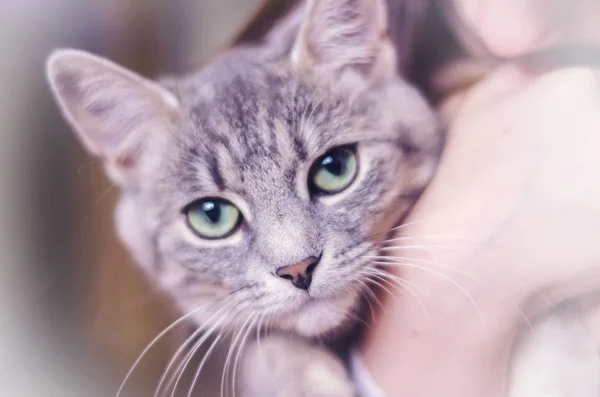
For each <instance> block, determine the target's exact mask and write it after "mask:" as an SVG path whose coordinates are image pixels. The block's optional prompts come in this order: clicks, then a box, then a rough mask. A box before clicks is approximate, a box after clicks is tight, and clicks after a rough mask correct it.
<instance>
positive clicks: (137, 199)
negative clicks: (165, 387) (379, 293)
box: [48, 0, 441, 395]
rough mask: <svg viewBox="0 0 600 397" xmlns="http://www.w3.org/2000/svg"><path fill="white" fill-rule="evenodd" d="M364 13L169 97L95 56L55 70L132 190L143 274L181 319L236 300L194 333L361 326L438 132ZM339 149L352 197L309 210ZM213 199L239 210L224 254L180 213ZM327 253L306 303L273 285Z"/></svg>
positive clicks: (66, 103) (304, 331)
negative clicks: (372, 285)
mask: <svg viewBox="0 0 600 397" xmlns="http://www.w3.org/2000/svg"><path fill="white" fill-rule="evenodd" d="M368 3H370V2H366V0H363V1H350V0H347V1H342V0H327V1H318V2H314V3H311V5H310V6H311V7H312V8H310V7H309V9H312V10H313V11H314V12H317V15H319V16H323V15H325V14H323V13H331V12H334V11H336V10H337V11H340V9H343V10H346V11H352V12H350V13H348V14H347V15H349V16H348V18H349V20H347V21H344V20H338V19H339V18H338V19H334V20H330V19H328V18H327V17H326V16H327V15H325V17H323V18H312V17H311V15H312V14H311V13H307V16H306V20H305V21H304V24H305V25H304V28H303V29H300V33H298V35H297V37H296V39H295V41H294V43H290V44H291V46H289V48H288V50H287V51H284V52H283V53H282V51H281V49H280V48H278V49H277V50H276V51H273V50H272V48H274V47H272V46H270V45H269V43H268V42H267V43H266V44H263V45H261V46H259V47H244V48H237V49H233V50H231V51H229V52H227V53H225V54H224V55H223V56H221V57H220V58H218V59H216V60H215V61H214V62H213V63H211V64H210V65H208V66H207V67H206V68H204V69H203V70H201V71H199V72H197V73H195V74H192V75H189V76H186V77H182V78H172V79H169V80H165V81H164V82H162V83H161V85H160V86H159V85H156V84H155V83H150V82H148V81H146V80H143V79H141V78H139V77H137V76H136V77H132V76H130V75H128V74H127V73H129V72H126V71H123V70H122V69H120V68H119V67H117V66H116V65H113V64H110V63H109V62H108V61H105V60H101V59H99V58H97V57H94V56H91V55H89V54H83V53H80V52H73V51H68V50H66V51H63V52H57V53H56V54H54V55H53V56H52V57H51V59H50V61H49V66H48V73H49V79H50V83H51V85H52V87H53V89H54V93H55V95H56V96H57V98H58V101H59V103H60V104H61V108H62V110H63V112H64V113H65V116H66V118H67V119H68V120H69V121H70V122H71V123H72V125H73V127H74V129H75V130H76V131H77V132H78V134H79V136H80V138H81V139H82V141H83V143H84V145H86V147H88V149H89V150H90V151H92V153H94V154H95V155H98V156H100V157H102V158H103V159H104V160H105V164H106V167H107V171H108V173H109V175H111V177H112V178H113V179H114V180H115V181H116V182H117V183H118V184H119V185H120V186H121V188H122V189H121V192H122V193H121V201H120V204H119V208H118V211H117V223H118V228H119V233H120V236H121V238H122V239H123V240H124V241H125V243H126V244H127V246H128V248H129V249H130V251H131V253H132V255H133V256H134V257H135V258H136V260H137V261H138V263H139V264H140V266H141V267H142V268H143V269H145V271H146V272H147V274H148V275H149V277H150V278H151V279H152V280H153V281H154V282H155V283H156V284H157V285H159V286H161V287H162V288H164V289H166V290H167V291H168V292H169V293H170V294H171V295H172V296H173V298H174V299H175V301H176V302H177V303H178V304H179V306H180V307H181V309H182V310H183V311H184V312H189V311H191V310H193V309H196V308H198V307H200V306H202V305H205V304H208V303H211V302H214V301H215V300H216V299H219V298H223V297H224V296H225V295H226V294H231V293H232V292H233V291H238V292H236V293H234V294H233V295H228V296H227V299H225V298H224V299H222V300H221V301H220V303H219V304H213V305H212V306H210V307H209V309H207V310H206V311H199V312H198V313H197V315H196V316H195V321H196V322H197V323H198V325H199V326H200V327H207V328H209V327H210V326H212V325H213V324H214V323H215V321H214V316H216V314H217V313H218V312H219V310H221V313H222V314H223V315H225V317H223V320H222V322H221V323H220V325H219V328H227V329H234V327H235V326H239V325H242V324H244V323H245V322H246V321H247V320H248V318H249V316H252V318H253V319H254V318H267V317H268V318H269V327H270V328H272V329H274V330H277V329H279V330H288V331H293V332H294V333H296V334H299V335H303V336H309V337H312V336H318V335H321V334H324V333H328V332H331V331H332V330H334V329H336V328H337V327H339V326H341V325H342V324H343V323H344V322H347V321H349V320H351V316H350V315H349V313H350V314H351V312H352V311H354V310H356V308H357V304H358V301H359V298H360V296H361V295H362V286H361V281H365V280H366V277H365V276H363V275H362V274H361V270H362V269H364V268H365V267H368V266H372V265H371V264H370V263H369V260H367V259H365V256H366V255H368V254H374V253H375V252H376V251H377V242H378V240H381V239H383V238H384V237H385V232H386V231H388V230H389V229H390V228H391V227H392V226H393V225H394V224H396V223H397V222H398V220H399V219H401V218H402V217H403V216H404V215H405V214H406V212H407V211H408V210H409V209H410V207H411V206H412V205H413V204H414V201H415V199H416V197H417V196H418V194H419V193H420V192H421V190H422V189H423V188H424V187H425V185H426V184H427V182H428V181H429V179H430V177H431V175H432V173H433V170H434V166H435V164H436V162H437V158H438V156H439V152H440V147H441V136H440V133H439V130H438V128H437V125H436V123H435V120H434V117H433V114H432V112H431V111H430V109H429V108H428V106H427V104H426V103H425V101H424V100H423V99H422V98H421V96H420V95H419V93H418V92H417V91H416V90H415V89H414V88H412V87H411V86H410V85H409V84H408V83H407V82H406V81H404V80H402V79H401V78H400V77H398V76H397V75H396V73H395V70H396V65H395V60H394V57H393V56H391V55H393V47H392V45H391V43H390V42H389V40H388V39H387V38H386V37H385V36H384V35H382V34H381V32H383V31H385V22H384V21H385V18H384V17H382V15H381V14H377V13H381V12H382V9H376V7H383V6H382V3H381V4H380V3H379V2H376V3H377V6H376V7H375V8H373V7H372V6H371V5H368ZM324 5H326V6H327V7H325V10H324V11H322V12H321V13H319V10H320V8H323V7H324ZM364 10H377V12H369V13H367V14H364V13H363V11H364ZM371 14H377V15H375V16H373V15H371ZM342 15H343V14H342ZM355 19H357V20H359V22H360V23H356V21H355ZM320 21H323V22H320ZM332 21H333V22H335V23H336V24H337V25H335V24H334V25H333V26H332V25H331V23H332ZM315 24H316V26H313V25H315ZM344 24H346V25H348V26H345V25H344ZM319 29H320V30H319ZM361 29H364V31H363V30H361ZM303 31H308V32H311V34H308V35H303V34H302V32H303ZM315 32H321V33H322V34H320V35H315V34H314V33H315ZM339 32H342V34H338V33H339ZM344 32H345V33H344ZM348 32H353V34H351V35H350V34H347V33H348ZM361 32H362V33H364V34H357V33H361ZM319 37H333V38H335V39H336V40H337V41H335V42H334V43H333V45H332V44H331V43H327V42H315V40H317V41H318V40H319ZM313 48H318V54H315V53H313V52H312V50H311V49H313ZM357 48H360V51H359V52H352V51H354V50H356V49H357ZM330 50H331V51H330ZM328 51H330V52H328ZM282 54H283V55H282ZM299 54H300V55H299ZM361 54H362V55H361ZM363 55H365V56H364V57H363ZM74 65H75V66H74ZM98 80H100V81H101V83H102V84H101V86H100V85H94V84H92V83H90V81H91V82H93V81H98ZM90 87H91V88H90ZM150 97H151V99H152V100H149V99H148V98H150ZM123 112H129V113H127V114H125V115H123V114H122V113H123ZM345 144H356V145H357V151H358V157H359V169H360V171H359V175H358V177H357V179H356V181H355V182H354V183H353V185H352V186H351V187H350V188H349V189H348V190H346V191H344V192H343V193H341V194H339V195H337V196H332V197H326V198H314V197H313V198H311V197H310V195H309V192H308V187H307V177H308V170H309V168H310V166H311V165H312V163H313V162H314V161H315V160H316V159H317V158H318V157H319V156H321V155H323V154H324V153H325V152H327V151H328V150H329V149H331V148H333V147H337V146H341V145H345ZM124 159H125V160H124ZM203 197H223V198H226V199H228V200H230V201H231V202H232V203H234V204H235V205H236V206H238V207H239V209H240V210H241V212H242V213H243V215H244V217H245V219H246V222H245V223H244V225H243V226H242V228H241V230H240V231H239V232H237V233H236V234H234V235H233V236H231V237H229V238H227V239H224V240H222V241H204V240H202V239H200V238H198V237H196V236H195V235H193V234H192V233H191V232H190V231H189V230H188V229H187V226H186V224H185V221H184V219H183V216H182V209H183V208H184V207H185V206H186V205H187V204H189V203H190V202H193V201H195V200H197V199H199V198H203ZM321 253H322V255H323V257H322V259H321V261H320V263H319V265H318V266H317V268H316V269H315V273H314V276H313V283H312V285H311V287H310V290H309V291H308V293H307V292H306V291H301V290H298V289H294V287H292V285H291V284H290V283H289V282H287V281H286V280H283V279H281V278H278V277H277V276H276V275H275V274H274V272H275V269H277V268H279V267H281V266H285V265H291V264H293V263H296V262H298V261H300V260H302V259H304V258H306V257H309V256H319V255H320V254H321ZM211 316H213V318H212V319H211ZM299 395H302V394H301V393H300V394H299Z"/></svg>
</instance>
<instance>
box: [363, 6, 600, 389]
mask: <svg viewBox="0 0 600 397" xmlns="http://www.w3.org/2000/svg"><path fill="white" fill-rule="evenodd" d="M454 11H455V12H454V14H455V15H456V16H457V17H458V19H460V20H459V21H458V23H456V24H455V28H456V29H458V30H462V32H461V33H463V34H459V36H462V37H465V35H464V33H465V30H466V29H469V30H470V33H469V34H470V35H471V37H472V36H473V34H474V35H475V36H476V37H477V38H478V39H479V42H480V43H483V44H484V45H485V47H486V48H487V49H488V50H489V51H491V52H492V53H494V54H495V55H497V56H498V57H504V58H508V59H517V61H514V62H511V61H507V62H505V63H502V64H499V65H497V67H496V68H495V70H494V71H493V72H492V73H489V74H488V75H487V76H486V77H485V78H484V79H483V80H482V81H481V82H479V84H477V85H476V86H475V87H473V88H471V89H470V90H468V91H466V92H463V93H461V94H458V95H455V96H453V97H450V98H447V99H446V101H445V102H444V105H443V109H444V113H445V114H446V115H447V116H448V118H449V119H450V129H449V137H448V144H447V146H446V149H445V153H444V156H443V158H442V162H441V164H440V167H439V169H438V173H437V175H436V177H435V178H434V180H433V182H432V184H431V185H430V186H429V188H428V190H427V191H426V193H425V195H424V196H423V198H422V199H421V200H420V202H419V203H418V204H417V207H416V209H415V211H414V212H413V213H412V216H411V219H410V220H409V222H408V224H407V226H406V227H405V228H402V229H401V230H400V231H401V234H402V235H403V236H417V237H418V236H431V235H436V236H438V237H436V238H435V239H434V240H433V241H435V243H432V239H431V238H429V239H427V238H425V237H423V238H422V239H419V238H415V239H414V240H410V242H411V243H415V244H414V245H417V243H418V244H421V245H423V246H425V247H427V246H428V244H429V245H434V244H437V245H446V246H451V247H453V248H455V249H454V250H452V251H451V250H448V249H441V248H440V249H431V250H427V251H423V250H419V249H418V248H416V249H413V250H412V251H411V249H410V248H406V249H404V248H398V249H397V250H396V251H394V252H392V255H397V256H399V257H404V258H411V259H409V261H410V260H413V261H414V263H415V264H428V265H429V264H430V265H432V268H434V269H436V271H437V272H440V273H442V274H443V276H445V277H441V276H440V275H439V274H436V273H435V272H426V271H422V269H419V268H417V267H416V266H415V267H414V268H402V267H397V268H392V269H390V270H391V271H392V272H395V273H396V275H397V276H400V277H402V278H403V279H405V280H407V282H409V283H410V285H414V286H415V288H417V287H418V289H419V290H421V291H424V294H423V295H424V298H422V299H423V302H424V304H425V306H426V308H427V313H426V312H425V311H424V310H423V308H422V307H421V306H419V305H418V304H417V302H416V301H415V300H414V299H407V298H405V297H400V298H399V299H395V298H386V300H385V302H384V306H385V310H384V311H383V312H384V313H385V315H381V316H379V318H378V320H377V321H376V323H375V326H374V327H371V328H370V332H369V333H368V334H367V338H366V340H365V342H364V345H363V346H362V350H361V353H360V357H361V358H362V364H365V365H366V368H368V371H369V372H370V375H371V376H372V377H369V375H366V377H365V383H367V384H369V386H370V389H371V390H370V393H369V394H371V395H373V396H376V395H383V394H385V395H387V396H411V397H431V396H445V397H482V396H485V397H504V396H507V395H509V396H524V397H534V396H536V397H537V396H542V395H544V396H546V395H552V396H568V397H575V396H577V397H579V396H597V395H599V393H600V380H599V379H600V355H599V354H598V351H600V350H599V349H600V299H598V296H597V294H596V295H594V294H593V292H594V291H598V290H600V246H599V245H598V243H597V236H598V234H599V232H600V156H598V153H599V152H600V134H599V132H600V69H596V68H595V67H594V65H591V66H586V65H582V66H579V67H564V68H554V70H547V71H545V72H543V73H533V72H532V71H531V70H529V69H527V67H526V65H525V66H524V65H523V63H522V62H519V61H518V59H519V58H521V59H522V58H524V57H525V56H527V54H529V53H532V52H535V51H539V50H545V49H552V48H553V47H555V46H559V45H564V44H567V45H570V44H580V45H587V46H589V47H590V48H593V47H594V46H595V47H596V49H597V51H598V49H600V24H598V20H599V19H600V3H599V2H596V1H585V0H580V1H575V2H569V3H567V2H561V1H549V2H539V1H533V0H532V1H518V2H517V1H495V0H473V1H469V0H455V1H454ZM471 43H472V41H468V40H466V41H465V46H466V47H467V48H469V49H470V50H472V52H476V51H477V48H476V47H475V46H471V45H470V44H471ZM475 55H477V54H475ZM592 58H593V57H592ZM596 59H600V58H598V57H596ZM558 61H559V62H562V63H563V64H564V63H565V62H566V63H568V62H569V61H570V60H569V59H559V60H558ZM595 66H596V67H597V66H598V64H597V63H596V65H595ZM411 245H413V244H411ZM436 264H437V266H436ZM446 278H451V279H453V280H456V283H458V284H459V285H460V286H461V287H462V288H464V291H463V290H461V288H457V287H456V285H453V284H452V283H450V282H448V280H447V279H446ZM571 298H577V299H576V300H575V303H574V304H573V303H571V304H570V306H568V310H566V312H565V313H566V314H565V316H566V320H564V319H563V320H560V319H559V320H555V319H554V320H548V321H549V322H548V325H547V327H546V328H545V330H546V332H547V334H550V335H554V334H552V332H555V331H556V336H557V337H556V338H555V339H554V340H553V342H552V343H553V344H554V345H555V346H556V347H553V346H550V347H549V348H548V350H547V351H545V352H544V351H543V352H541V354H540V355H539V357H538V358H537V359H536V356H535V355H533V358H528V359H527V360H528V361H527V360H526V361H525V362H523V363H521V364H520V365H521V367H526V366H530V367H532V369H530V370H529V371H527V375H528V377H527V378H516V375H515V373H516V372H517V371H516V370H515V368H513V367H512V366H515V365H517V364H516V363H515V362H514V360H511V357H512V356H513V354H512V352H513V350H514V349H515V345H516V344H517V343H518V342H517V341H518V338H517V336H518V335H520V333H521V331H520V329H521V328H526V327H527V326H528V325H527V322H529V321H534V319H535V316H537V315H540V314H542V313H544V312H546V310H547V309H549V308H550V307H552V306H554V305H556V304H558V303H560V302H563V301H567V300H569V299H571ZM525 319H527V321H525ZM529 319H531V320H529ZM565 330H566V331H568V332H566V331H565ZM559 331H560V332H559ZM563 331H565V332H563ZM569 332H575V336H572V335H571V336H569ZM569 338H571V339H573V340H575V341H576V343H580V345H577V346H578V347H581V346H584V347H586V348H587V347H590V349H587V350H586V348H581V349H577V348H571V346H570V345H569V344H568V342H566V341H567V340H570V339H569ZM546 339H547V338H546ZM531 343H532V344H531V349H532V350H535V349H537V348H541V346H542V345H543V343H544V334H540V335H537V338H536V339H534V340H533V342H531ZM575 351H577V352H575ZM556 352H560V354H559V353H556ZM359 364H360V363H359ZM536 365H541V367H539V368H537V367H536ZM521 367H519V368H521ZM536 368H537V369H539V370H540V371H539V372H542V371H543V370H548V371H549V372H547V373H543V374H542V375H536ZM532 371H533V372H532ZM359 372H361V373H363V375H364V374H365V371H359ZM542 377H543V379H542ZM375 384H376V385H377V386H375ZM378 389H379V390H378ZM544 393H549V394H544Z"/></svg>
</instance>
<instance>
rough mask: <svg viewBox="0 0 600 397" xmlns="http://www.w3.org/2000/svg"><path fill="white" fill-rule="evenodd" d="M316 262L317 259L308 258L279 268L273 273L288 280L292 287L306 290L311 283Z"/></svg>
mask: <svg viewBox="0 0 600 397" xmlns="http://www.w3.org/2000/svg"><path fill="white" fill-rule="evenodd" d="M318 262H319V258H316V257H314V256H309V257H308V258H306V259H304V260H302V261H300V262H298V263H294V264H293V265H290V266H284V267H281V268H279V269H277V271H276V272H275V273H276V274H277V275H278V276H279V277H281V278H284V279H286V280H290V281H291V282H292V284H293V285H294V287H296V288H299V289H303V290H308V287H310V283H311V281H312V274H313V272H314V270H315V267H317V263H318Z"/></svg>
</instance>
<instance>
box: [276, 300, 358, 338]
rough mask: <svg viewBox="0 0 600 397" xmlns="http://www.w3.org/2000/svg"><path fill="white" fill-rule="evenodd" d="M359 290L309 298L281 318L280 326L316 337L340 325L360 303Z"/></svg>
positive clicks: (303, 334)
mask: <svg viewBox="0 0 600 397" xmlns="http://www.w3.org/2000/svg"><path fill="white" fill-rule="evenodd" d="M358 295H359V293H358V291H356V292H353V291H345V292H344V293H341V294H338V295H335V296H331V297H327V298H320V297H317V298H316V297H311V296H309V295H307V298H306V300H305V301H304V302H302V303H301V304H300V305H299V306H298V307H297V308H295V309H293V310H291V311H289V312H286V313H284V314H283V315H281V317H280V318H279V321H278V323H279V326H280V327H281V328H282V329H284V330H288V331H292V332H296V333H298V334H300V335H302V336H307V337H315V336H319V335H323V334H325V333H328V332H331V331H332V330H334V329H336V328H338V327H340V326H341V325H342V324H343V323H344V322H345V321H346V320H348V317H349V316H350V315H351V313H352V312H353V311H354V310H355V308H356V306H357V303H358Z"/></svg>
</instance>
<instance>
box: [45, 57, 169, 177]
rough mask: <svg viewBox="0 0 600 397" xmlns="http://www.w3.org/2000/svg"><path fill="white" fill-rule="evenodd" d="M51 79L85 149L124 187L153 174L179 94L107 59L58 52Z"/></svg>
mask: <svg viewBox="0 0 600 397" xmlns="http://www.w3.org/2000/svg"><path fill="white" fill-rule="evenodd" d="M46 73H47V78H48V81H49V83H50V87H51V88H52V92H53V94H54V96H55V98H56V100H57V102H58V104H59V106H60V109H61V111H62V113H63V114H64V116H65V118H66V119H67V121H68V122H69V124H70V125H71V127H72V128H73V129H74V130H75V131H76V133H77V135H78V137H79V139H80V140H81V142H82V143H83V145H84V146H85V148H86V149H87V150H88V151H89V152H90V153H92V154H93V155H95V156H97V157H99V158H101V159H102V160H103V161H104V164H105V167H106V171H107V173H108V175H109V176H110V177H111V179H113V180H114V181H115V182H116V183H117V184H119V185H128V184H132V183H135V182H136V180H139V178H140V175H139V174H140V173H144V172H152V170H151V168H152V164H154V163H156V162H157V159H156V156H158V154H157V153H156V148H158V147H160V145H162V144H164V143H165V142H166V140H168V139H169V137H170V134H172V133H173V130H174V129H175V128H176V125H177V123H178V121H179V118H180V108H179V104H178V101H177V99H176V97H175V96H174V95H173V94H172V93H170V92H169V91H167V90H166V89H164V88H162V87H160V86H159V85H157V84H156V83H154V82H151V81H149V80H147V79H144V78H142V77H140V76H138V75H136V74H134V73H133V72H130V71H128V70H126V69H124V68H122V67H120V66H118V65H116V64H114V63H112V62H110V61H108V60H106V59H104V58H100V57H98V56H95V55H91V54H89V53H86V52H84V51H78V50H57V51H55V52H54V53H52V54H51V55H50V57H49V58H48V61H47V64H46Z"/></svg>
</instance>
